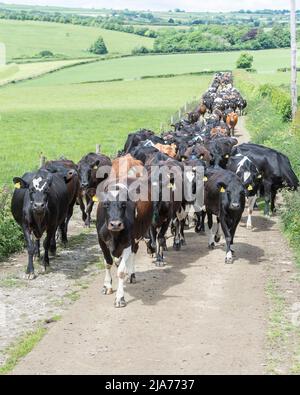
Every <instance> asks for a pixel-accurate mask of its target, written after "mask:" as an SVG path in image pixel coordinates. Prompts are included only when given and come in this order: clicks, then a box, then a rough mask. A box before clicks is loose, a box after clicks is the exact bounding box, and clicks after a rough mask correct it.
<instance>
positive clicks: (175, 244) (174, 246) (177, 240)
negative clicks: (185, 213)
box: [173, 218, 181, 251]
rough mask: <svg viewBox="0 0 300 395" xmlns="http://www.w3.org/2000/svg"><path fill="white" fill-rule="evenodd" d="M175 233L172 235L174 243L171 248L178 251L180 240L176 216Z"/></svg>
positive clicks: (178, 222) (178, 223)
mask: <svg viewBox="0 0 300 395" xmlns="http://www.w3.org/2000/svg"><path fill="white" fill-rule="evenodd" d="M174 228H175V235H174V243H173V248H174V250H175V251H180V249H181V242H180V221H179V219H178V218H176V219H175V221H174Z"/></svg>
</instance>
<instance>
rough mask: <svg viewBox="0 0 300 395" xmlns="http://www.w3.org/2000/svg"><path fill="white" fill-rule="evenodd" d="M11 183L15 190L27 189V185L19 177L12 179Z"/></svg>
mask: <svg viewBox="0 0 300 395" xmlns="http://www.w3.org/2000/svg"><path fill="white" fill-rule="evenodd" d="M13 183H14V184H15V188H16V189H26V188H28V187H29V184H28V183H27V182H26V181H24V180H23V178H20V177H15V178H14V179H13Z"/></svg>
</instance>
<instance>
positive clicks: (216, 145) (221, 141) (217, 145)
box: [204, 137, 238, 169]
mask: <svg viewBox="0 0 300 395" xmlns="http://www.w3.org/2000/svg"><path fill="white" fill-rule="evenodd" d="M237 143H238V141H237V139H236V138H233V137H218V138H214V139H212V140H206V142H205V143H204V145H205V148H206V149H207V150H208V151H209V152H210V154H211V156H212V161H211V164H213V165H214V166H220V167H222V168H224V169H225V168H226V165H227V162H228V159H229V157H230V155H231V151H232V149H233V147H234V146H235V145H236V144H237Z"/></svg>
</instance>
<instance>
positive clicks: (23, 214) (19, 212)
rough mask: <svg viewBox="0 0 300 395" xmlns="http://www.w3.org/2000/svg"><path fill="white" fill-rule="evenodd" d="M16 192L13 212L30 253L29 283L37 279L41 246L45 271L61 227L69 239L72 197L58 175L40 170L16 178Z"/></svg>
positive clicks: (64, 235)
mask: <svg viewBox="0 0 300 395" xmlns="http://www.w3.org/2000/svg"><path fill="white" fill-rule="evenodd" d="M14 183H15V191H14V194H13V198H12V205H11V210H12V214H13V217H14V219H15V220H16V222H17V223H18V224H19V225H20V226H21V228H22V230H23V233H24V237H25V241H26V245H27V250H28V267H27V275H28V279H30V280H31V279H34V278H35V274H34V266H33V257H34V255H35V254H36V255H39V242H40V239H41V238H42V236H43V234H44V233H45V232H46V238H45V241H44V249H45V255H44V258H43V265H44V270H46V269H47V266H49V264H50V263H49V250H50V252H53V253H55V251H56V241H55V234H56V231H57V229H58V228H59V227H60V230H61V233H62V238H63V240H66V239H67V235H66V234H65V232H66V227H65V221H66V217H67V214H68V210H69V195H68V189H67V185H66V180H65V179H64V178H63V177H62V176H61V175H59V174H51V173H50V172H48V171H47V170H44V169H41V170H39V171H38V172H36V173H27V174H25V175H24V176H23V177H22V178H20V177H15V178H14Z"/></svg>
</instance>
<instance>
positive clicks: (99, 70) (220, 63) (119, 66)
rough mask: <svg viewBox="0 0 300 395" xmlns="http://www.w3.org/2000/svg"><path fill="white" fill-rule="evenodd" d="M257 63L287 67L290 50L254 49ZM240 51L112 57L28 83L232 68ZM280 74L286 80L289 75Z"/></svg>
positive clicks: (264, 68) (267, 68) (264, 69)
mask: <svg viewBox="0 0 300 395" xmlns="http://www.w3.org/2000/svg"><path fill="white" fill-rule="evenodd" d="M253 55H254V65H253V67H254V68H256V69H257V70H258V71H259V72H260V73H264V75H268V74H269V73H271V75H273V74H272V73H274V72H276V71H277V69H278V68H280V67H288V66H289V62H290V51H289V50H288V49H276V50H267V51H256V52H253ZM239 56H240V52H239V51H237V52H221V53H218V52H215V53H201V54H176V55H153V56H138V57H129V58H122V59H110V60H107V61H105V62H99V63H94V64H90V65H83V66H78V67H74V68H72V71H70V70H62V71H59V72H57V73H54V74H51V75H47V76H46V77H44V78H41V79H36V80H33V81H28V82H26V84H28V85H29V86H45V85H58V84H65V83H81V82H87V81H100V80H101V81H102V80H112V79H116V78H124V79H135V78H140V77H142V76H156V75H160V74H170V73H172V74H183V73H190V72H199V71H203V70H232V69H234V68H235V64H236V61H237V59H238V57H239ZM282 74H287V75H288V73H280V77H281V78H283V80H284V82H285V81H286V76H283V75H282Z"/></svg>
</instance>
